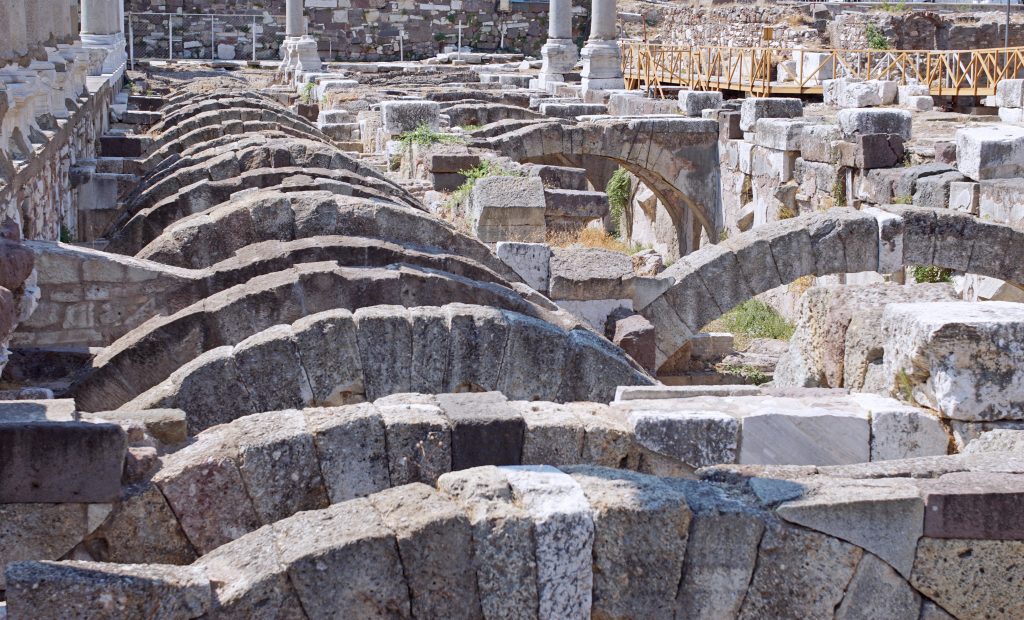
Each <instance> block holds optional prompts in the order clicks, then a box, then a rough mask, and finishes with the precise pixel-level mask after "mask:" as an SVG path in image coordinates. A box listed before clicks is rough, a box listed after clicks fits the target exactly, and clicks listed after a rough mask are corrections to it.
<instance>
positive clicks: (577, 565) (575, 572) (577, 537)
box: [502, 466, 594, 620]
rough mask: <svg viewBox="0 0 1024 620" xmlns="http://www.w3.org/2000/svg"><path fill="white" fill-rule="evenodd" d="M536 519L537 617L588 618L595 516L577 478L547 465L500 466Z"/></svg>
mask: <svg viewBox="0 0 1024 620" xmlns="http://www.w3.org/2000/svg"><path fill="white" fill-rule="evenodd" d="M502 471H504V472H505V475H506V476H507V477H508V482H509V485H510V486H511V487H512V494H513V497H514V498H515V500H516V502H517V503H518V504H519V505H520V506H522V508H523V509H524V510H526V512H527V514H528V515H529V516H530V518H531V519H532V520H533V524H534V539H535V547H534V557H535V558H536V562H537V593H538V599H539V613H538V618H540V620H555V619H556V618H557V619H562V618H564V619H575V620H586V619H587V618H590V617H591V610H592V602H593V584H594V573H593V568H592V565H591V561H592V558H593V545H594V520H593V517H592V516H591V511H590V505H589V503H588V502H587V498H586V495H585V494H584V493H583V489H582V488H581V487H580V485H579V483H577V482H576V481H575V480H573V478H572V477H570V476H569V475H567V474H564V473H562V472H561V471H559V470H557V469H555V468H554V467H548V466H523V467H505V468H502Z"/></svg>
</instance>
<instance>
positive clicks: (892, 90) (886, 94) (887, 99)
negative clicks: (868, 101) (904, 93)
mask: <svg viewBox="0 0 1024 620" xmlns="http://www.w3.org/2000/svg"><path fill="white" fill-rule="evenodd" d="M874 84H875V87H876V88H877V89H878V97H879V98H880V99H881V100H882V105H892V104H894V103H896V101H897V99H898V98H899V82H897V81H895V80H875V81H874Z"/></svg>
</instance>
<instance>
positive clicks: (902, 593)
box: [835, 553, 921, 620]
mask: <svg viewBox="0 0 1024 620" xmlns="http://www.w3.org/2000/svg"><path fill="white" fill-rule="evenodd" d="M920 609H921V595H920V594H918V593H917V592H916V591H915V590H914V589H913V588H912V587H910V584H908V583H907V582H906V580H904V579H903V578H902V577H900V575H899V574H898V573H897V572H896V571H894V570H893V569H892V568H891V567H890V566H889V565H888V564H886V563H885V562H883V561H881V560H879V559H878V558H877V557H876V556H874V555H872V554H870V553H865V554H864V557H863V558H861V561H860V564H858V565H857V572H856V573H854V574H853V581H851V582H850V585H849V586H847V588H846V596H844V597H843V602H842V603H841V604H840V605H839V608H838V609H836V616H835V617H836V620H855V619H856V620H872V619H873V618H890V619H891V620H918V613H919V611H920Z"/></svg>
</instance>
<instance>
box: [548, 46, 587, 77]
mask: <svg viewBox="0 0 1024 620" xmlns="http://www.w3.org/2000/svg"><path fill="white" fill-rule="evenodd" d="M540 55H541V58H543V59H544V64H543V65H542V66H541V69H540V74H541V78H542V79H543V76H545V75H559V76H561V75H563V74H566V73H571V72H572V70H573V69H575V68H576V61H577V60H578V59H579V57H578V56H577V54H576V44H575V43H573V42H572V39H548V42H547V43H545V44H544V46H543V47H542V48H540ZM555 81H564V80H555Z"/></svg>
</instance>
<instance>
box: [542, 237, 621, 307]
mask: <svg viewBox="0 0 1024 620" xmlns="http://www.w3.org/2000/svg"><path fill="white" fill-rule="evenodd" d="M550 266H551V277H550V288H549V293H550V297H551V298H552V299H579V300H596V299H630V298H631V297H632V291H631V290H629V288H630V287H629V285H630V283H631V281H632V279H633V262H632V260H631V259H630V257H629V256H628V255H626V254H622V253H620V252H612V251H610V250H601V249H597V248H555V249H553V250H552V252H551V262H550Z"/></svg>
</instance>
